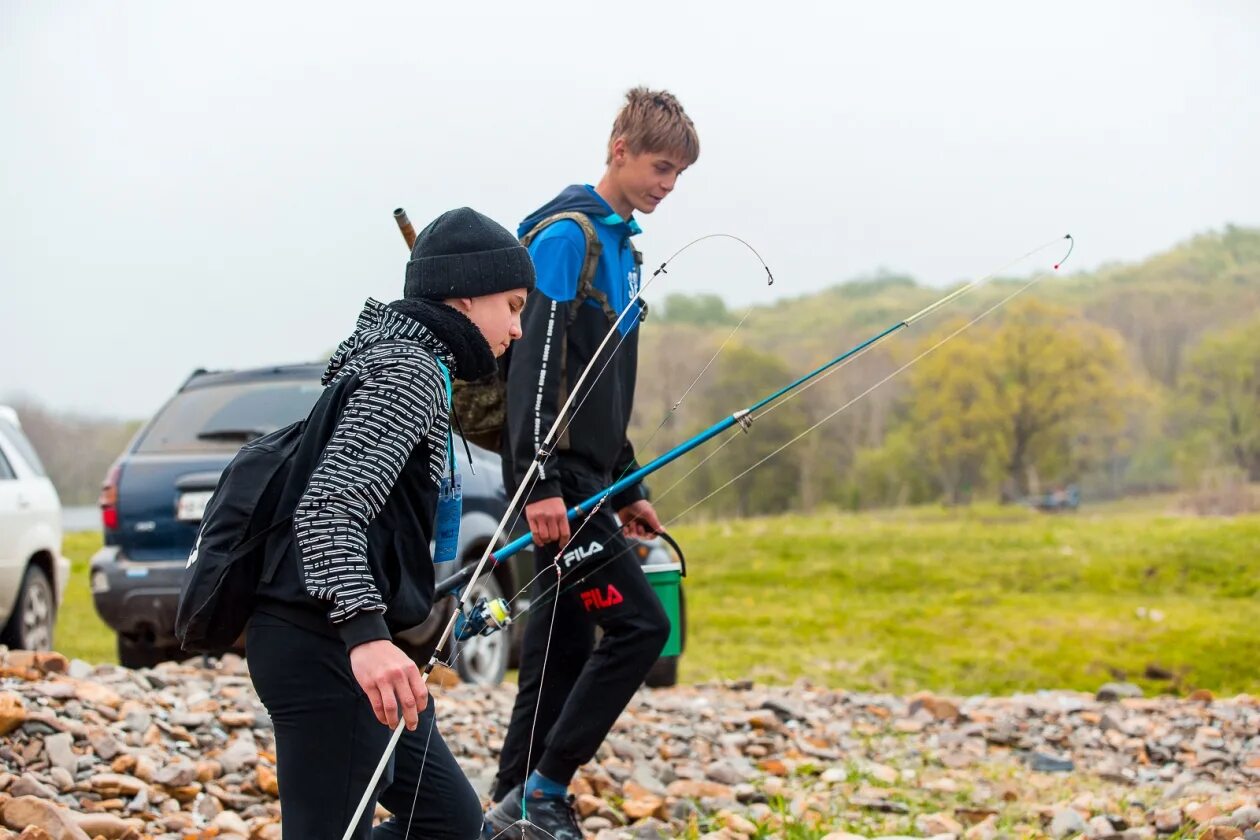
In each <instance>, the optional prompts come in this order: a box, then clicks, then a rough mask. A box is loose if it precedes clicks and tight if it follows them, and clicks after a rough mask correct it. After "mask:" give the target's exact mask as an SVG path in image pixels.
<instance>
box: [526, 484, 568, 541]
mask: <svg viewBox="0 0 1260 840" xmlns="http://www.w3.org/2000/svg"><path fill="white" fill-rule="evenodd" d="M525 521H526V522H528V523H529V530H530V533H532V534H533V535H534V543H535V544H536V545H547V544H549V543H560V545H562V546H563V545H564V544H565V543H567V542H568V541H569V511H568V508H566V507H565V506H564V499H562V498H560V497H559V496H552V497H551V498H550V499H540V500H539V501H537V502H534V503H533V504H530V505H526V506H525Z"/></svg>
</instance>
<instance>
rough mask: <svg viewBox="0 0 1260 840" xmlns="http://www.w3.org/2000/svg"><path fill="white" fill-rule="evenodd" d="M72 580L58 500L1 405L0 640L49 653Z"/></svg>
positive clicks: (13, 416)
mask: <svg viewBox="0 0 1260 840" xmlns="http://www.w3.org/2000/svg"><path fill="white" fill-rule="evenodd" d="M69 577H70V561H69V560H67V559H66V558H64V557H62V556H61V500H60V499H59V498H58V497H57V490H56V489H55V488H54V487H53V485H52V482H51V481H49V480H48V476H47V475H46V474H45V473H44V467H43V465H42V464H41V463H40V462H39V456H38V455H36V454H35V449H34V447H32V446H31V443H30V441H28V440H27V439H26V436H25V435H24V434H22V427H21V425H20V424H19V423H18V416H17V412H16V411H14V410H13V409H11V408H9V407H8V406H0V627H2V628H3V633H2V634H0V641H2V642H3V643H4V644H6V645H8V646H9V647H10V648H20V649H23V650H51V649H52V643H53V625H54V624H56V621H57V607H58V606H59V605H60V604H61V596H62V593H63V592H64V591H65V588H66V580H67V579H68V578H69Z"/></svg>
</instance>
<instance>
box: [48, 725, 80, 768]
mask: <svg viewBox="0 0 1260 840" xmlns="http://www.w3.org/2000/svg"><path fill="white" fill-rule="evenodd" d="M72 743H74V738H73V737H71V736H70V734H69V733H66V732H58V733H57V734H56V735H49V736H48V737H47V738H45V739H44V752H46V753H48V760H49V761H51V762H52V764H53V766H54V767H60V768H61V769H62V770H65V771H66V772H67V773H74V772H75V771H76V770H78V769H79V757H78V756H77V755H75V752H74V750H73V749H71V747H70V745H71V744H72Z"/></svg>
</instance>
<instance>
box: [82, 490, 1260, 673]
mask: <svg viewBox="0 0 1260 840" xmlns="http://www.w3.org/2000/svg"><path fill="white" fill-rule="evenodd" d="M676 536H677V537H678V538H679V540H680V542H681V543H682V545H683V546H684V548H685V550H686V552H687V558H688V570H689V572H690V574H689V576H688V578H687V580H686V584H685V586H686V597H687V610H688V619H689V620H688V643H687V651H686V654H685V655H684V657H683V660H682V661H683V665H682V673H681V677H682V679H683V680H684V681H685V682H700V681H704V680H711V679H719V678H721V679H733V678H743V677H752V678H754V679H756V680H759V681H770V682H783V681H790V680H794V679H797V678H799V677H805V678H808V679H809V680H811V681H813V682H815V683H819V684H826V685H832V686H836V687H844V688H852V689H878V690H890V691H897V692H906V691H913V690H917V689H931V690H934V691H938V692H958V693H967V694H971V693H980V692H994V693H999V692H1010V691H1015V690H1027V689H1038V688H1076V689H1083V690H1094V689H1096V688H1097V687H1098V686H1099V685H1100V684H1101V683H1103V682H1105V681H1108V680H1110V679H1112V678H1113V677H1114V676H1115V674H1117V673H1118V672H1124V673H1126V674H1127V675H1128V676H1129V677H1130V678H1132V679H1134V681H1136V682H1138V683H1140V684H1142V685H1144V687H1145V688H1147V689H1148V691H1176V692H1184V691H1188V690H1190V689H1193V688H1199V687H1205V688H1210V689H1212V690H1213V691H1215V692H1217V693H1219V694H1226V695H1228V694H1233V693H1236V692H1244V691H1245V692H1260V671H1258V670H1257V668H1256V663H1257V662H1260V516H1250V517H1240V518H1236V519H1209V518H1192V517H1179V516H1171V515H1165V514H1162V513H1157V512H1151V509H1150V507H1149V506H1148V507H1147V508H1146V509H1143V506H1142V505H1134V504H1126V505H1123V506H1115V507H1112V508H1095V509H1093V511H1086V512H1082V513H1080V514H1075V515H1064V516H1045V515H1039V514H1034V513H1030V512H1027V511H1023V510H1020V509H1014V508H996V507H993V508H973V509H970V510H964V511H947V510H943V509H939V508H923V509H914V510H906V511H897V512H889V513H867V514H857V515H854V514H843V513H836V514H817V515H813V516H809V517H800V516H787V517H778V518H772V519H754V520H743V521H729V522H715V523H707V524H697V525H690V526H686V527H682V528H679V529H677V531H676ZM98 544H99V537H98V536H97V535H95V534H71V535H68V536H67V537H66V542H65V553H66V555H67V556H69V557H70V558H71V560H72V562H73V564H74V575H73V579H72V580H71V582H70V585H69V588H68V592H67V595H66V603H65V606H64V607H63V609H62V612H61V617H60V620H59V621H58V626H57V646H58V648H59V649H60V650H61V651H62V652H63V653H65V654H67V655H69V656H77V657H81V658H83V659H87V660H89V661H113V660H114V640H113V635H112V634H111V633H110V632H109V631H108V629H107V628H106V627H105V626H104V625H103V624H101V622H100V620H99V619H98V618H97V617H96V612H95V610H94V609H93V607H92V599H91V594H90V592H89V591H88V585H87V559H88V557H90V555H91V553H92V551H94V550H95V548H96V546H97V545H98ZM1148 665H1157V666H1159V667H1161V668H1163V669H1167V670H1168V671H1171V672H1172V673H1174V674H1175V675H1177V678H1176V679H1175V680H1173V681H1166V680H1154V681H1152V680H1147V679H1145V678H1144V677H1143V673H1144V671H1145V670H1146V668H1147V666H1148Z"/></svg>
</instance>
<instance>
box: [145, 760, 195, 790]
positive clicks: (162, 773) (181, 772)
mask: <svg viewBox="0 0 1260 840" xmlns="http://www.w3.org/2000/svg"><path fill="white" fill-rule="evenodd" d="M196 778H197V768H196V767H194V766H193V765H192V764H190V763H189V762H186V761H181V762H178V763H175V764H168V765H166V766H165V767H163V768H162V769H161V770H158V771H157V772H156V773H154V774H153V781H154V782H156V783H158V784H159V785H165V786H167V787H183V786H184V785H190V784H192V783H193V781H195V780H196Z"/></svg>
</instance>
